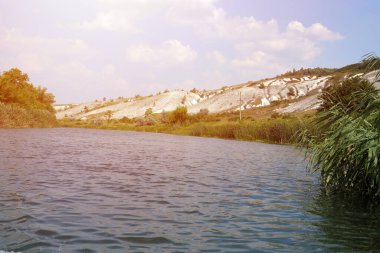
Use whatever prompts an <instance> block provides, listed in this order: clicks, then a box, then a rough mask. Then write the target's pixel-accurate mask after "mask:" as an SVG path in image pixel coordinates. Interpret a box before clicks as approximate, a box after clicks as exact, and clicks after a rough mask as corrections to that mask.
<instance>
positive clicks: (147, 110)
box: [145, 108, 153, 118]
mask: <svg viewBox="0 0 380 253" xmlns="http://www.w3.org/2000/svg"><path fill="white" fill-rule="evenodd" d="M152 114H153V109H152V108H148V109H146V110H145V118H148V117H149V116H151V115H152Z"/></svg>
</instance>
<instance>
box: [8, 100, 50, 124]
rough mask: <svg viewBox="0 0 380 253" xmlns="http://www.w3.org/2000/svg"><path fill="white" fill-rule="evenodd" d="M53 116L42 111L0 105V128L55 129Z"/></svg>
mask: <svg viewBox="0 0 380 253" xmlns="http://www.w3.org/2000/svg"><path fill="white" fill-rule="evenodd" d="M57 125H58V124H57V119H56V118H55V116H54V114H53V113H51V112H49V111H47V110H42V109H25V108H22V107H21V106H18V105H10V104H8V105H7V104H0V128H34V127H47V128H48V127H56V126H57Z"/></svg>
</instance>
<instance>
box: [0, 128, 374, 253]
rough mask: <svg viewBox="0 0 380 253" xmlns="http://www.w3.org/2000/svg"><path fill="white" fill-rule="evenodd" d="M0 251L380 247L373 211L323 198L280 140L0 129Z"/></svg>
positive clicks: (359, 249)
mask: <svg viewBox="0 0 380 253" xmlns="http://www.w3.org/2000/svg"><path fill="white" fill-rule="evenodd" d="M0 139H1V140H2V142H1V144H0V161H1V163H0V175H1V177H0V252H1V250H6V251H23V252H27V253H28V252H43V253H45V252H46V253H47V252H49V253H50V252H53V253H55V252H57V253H58V252H80V253H84V252H116V253H119V252H120V253H122V252H334V251H340V252H342V251H344V252H380V240H379V238H380V232H379V229H378V228H379V227H380V214H379V212H369V211H368V210H366V209H363V208H358V207H357V206H351V205H350V204H349V203H346V202H344V201H342V200H340V199H330V198H329V197H328V196H324V195H323V194H321V192H320V191H319V185H318V181H317V179H316V177H315V176H313V175H309V174H308V173H306V170H305V164H304V161H303V155H302V154H300V152H299V151H297V150H295V149H293V148H292V147H288V146H280V145H268V144H262V143H249V142H238V141H227V140H218V139H205V138H192V137H180V136H170V135H161V134H150V133H132V132H121V131H102V130H84V129H23V130H19V129H18V130H9V129H8V130H7V129H3V130H0Z"/></svg>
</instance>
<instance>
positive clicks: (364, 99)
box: [304, 91, 380, 200]
mask: <svg viewBox="0 0 380 253" xmlns="http://www.w3.org/2000/svg"><path fill="white" fill-rule="evenodd" d="M353 96H360V98H361V103H359V104H358V105H357V106H355V108H354V109H353V110H347V108H345V107H344V106H342V105H341V104H336V105H335V106H333V107H332V108H330V110H327V111H324V112H321V113H318V114H317V120H316V125H317V127H318V128H319V129H320V130H321V133H320V135H315V136H312V135H304V141H305V143H307V145H308V146H309V151H308V154H309V157H310V168H311V169H312V170H315V171H320V172H321V180H322V181H321V182H322V184H323V185H324V187H325V188H326V189H327V190H328V191H330V192H331V191H335V192H341V193H345V194H348V195H360V196H362V197H365V198H368V199H371V200H373V199H378V198H379V197H380V97H379V95H378V91H375V92H373V91H372V92H371V91H368V92H365V91H362V92H357V93H354V94H353ZM305 137H306V138H307V139H306V140H305Z"/></svg>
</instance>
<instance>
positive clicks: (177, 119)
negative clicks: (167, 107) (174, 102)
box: [169, 106, 189, 124]
mask: <svg viewBox="0 0 380 253" xmlns="http://www.w3.org/2000/svg"><path fill="white" fill-rule="evenodd" d="M188 118H189V115H188V114H187V108H186V106H179V107H177V108H176V109H175V110H174V111H172V112H170V114H169V123H171V124H176V123H179V124H184V123H185V122H186V121H187V119H188Z"/></svg>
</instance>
